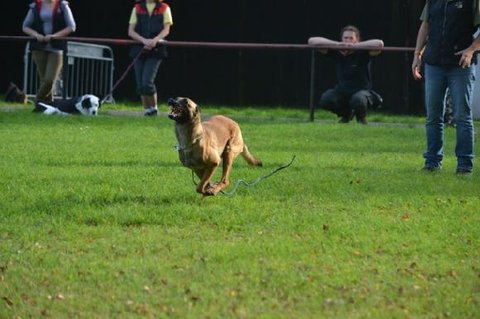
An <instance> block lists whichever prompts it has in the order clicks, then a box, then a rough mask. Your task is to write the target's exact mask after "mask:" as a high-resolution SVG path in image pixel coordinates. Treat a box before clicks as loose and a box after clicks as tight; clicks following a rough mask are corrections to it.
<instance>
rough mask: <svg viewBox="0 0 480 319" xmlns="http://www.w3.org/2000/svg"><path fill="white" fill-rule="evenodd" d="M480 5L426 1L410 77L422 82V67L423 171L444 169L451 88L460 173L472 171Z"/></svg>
mask: <svg viewBox="0 0 480 319" xmlns="http://www.w3.org/2000/svg"><path fill="white" fill-rule="evenodd" d="M479 10H480V0H456V1H446V0H427V2H426V4H425V7H424V9H423V12H422V15H421V18H420V19H421V21H422V23H421V25H420V29H419V30H418V35H417V43H416V47H415V55H414V58H413V63H412V75H413V77H414V78H415V79H417V80H420V79H421V78H422V74H421V67H422V63H424V67H425V70H424V77H425V106H426V111H427V119H426V125H425V127H426V136H427V149H426V151H425V153H424V154H423V157H424V158H425V164H424V167H423V170H424V171H427V172H435V171H438V170H440V169H441V167H442V160H443V140H444V118H443V117H444V113H445V107H444V97H445V92H446V90H447V88H448V91H449V92H450V96H451V99H452V106H453V112H454V118H455V124H456V135H457V140H456V147H455V155H456V157H457V168H456V173H457V174H462V175H464V174H470V173H472V171H473V158H474V150H473V145H474V134H473V133H474V129H473V115H472V90H473V83H474V80H475V76H474V68H473V66H472V64H473V63H475V60H476V56H475V51H476V50H478V49H479V48H480V36H476V37H474V34H475V31H476V29H477V27H478V25H479V24H480V12H479Z"/></svg>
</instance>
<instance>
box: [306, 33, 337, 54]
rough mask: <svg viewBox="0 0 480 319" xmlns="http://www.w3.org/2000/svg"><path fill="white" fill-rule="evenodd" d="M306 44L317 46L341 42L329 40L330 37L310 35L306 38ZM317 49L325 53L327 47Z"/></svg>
mask: <svg viewBox="0 0 480 319" xmlns="http://www.w3.org/2000/svg"><path fill="white" fill-rule="evenodd" d="M308 44H309V45H318V46H322V45H341V44H342V42H339V41H334V40H330V39H327V38H323V37H311V38H309V39H308ZM318 51H319V52H321V53H324V54H325V53H327V51H328V49H319V50H318Z"/></svg>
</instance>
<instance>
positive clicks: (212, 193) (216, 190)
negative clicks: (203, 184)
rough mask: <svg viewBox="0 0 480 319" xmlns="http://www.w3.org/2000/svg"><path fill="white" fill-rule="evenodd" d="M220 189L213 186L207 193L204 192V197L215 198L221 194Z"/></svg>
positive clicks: (209, 187)
mask: <svg viewBox="0 0 480 319" xmlns="http://www.w3.org/2000/svg"><path fill="white" fill-rule="evenodd" d="M217 188H218V187H217V186H216V185H215V186H212V185H209V186H208V187H207V188H206V189H205V191H204V192H203V195H204V196H215V195H217V193H218V192H219V190H218V189H217Z"/></svg>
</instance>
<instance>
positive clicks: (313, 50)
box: [309, 49, 315, 122]
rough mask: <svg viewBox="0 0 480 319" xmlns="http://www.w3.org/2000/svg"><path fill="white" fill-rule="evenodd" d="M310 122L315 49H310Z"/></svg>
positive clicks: (313, 107)
mask: <svg viewBox="0 0 480 319" xmlns="http://www.w3.org/2000/svg"><path fill="white" fill-rule="evenodd" d="M310 52H311V54H310V105H309V106H310V122H313V120H314V115H315V49H311V50H310Z"/></svg>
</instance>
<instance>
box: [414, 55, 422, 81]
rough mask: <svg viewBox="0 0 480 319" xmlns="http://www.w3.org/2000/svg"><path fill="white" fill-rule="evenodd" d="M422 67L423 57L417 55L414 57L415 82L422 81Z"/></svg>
mask: <svg viewBox="0 0 480 319" xmlns="http://www.w3.org/2000/svg"><path fill="white" fill-rule="evenodd" d="M421 67H422V56H421V55H420V54H417V53H415V55H414V56H413V62H412V75H413V78H414V79H415V80H421V79H422V74H421V73H420V68H421Z"/></svg>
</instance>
